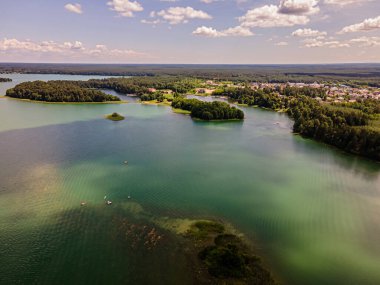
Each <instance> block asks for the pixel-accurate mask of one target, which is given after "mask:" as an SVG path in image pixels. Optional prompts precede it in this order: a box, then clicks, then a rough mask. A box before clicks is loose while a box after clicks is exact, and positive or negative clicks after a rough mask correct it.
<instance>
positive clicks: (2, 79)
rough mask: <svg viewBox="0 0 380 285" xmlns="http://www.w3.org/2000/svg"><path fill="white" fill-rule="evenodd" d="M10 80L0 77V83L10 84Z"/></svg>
mask: <svg viewBox="0 0 380 285" xmlns="http://www.w3.org/2000/svg"><path fill="white" fill-rule="evenodd" d="M11 81H12V79H10V78H3V77H0V82H11Z"/></svg>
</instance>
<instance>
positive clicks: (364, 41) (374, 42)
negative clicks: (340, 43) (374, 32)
mask: <svg viewBox="0 0 380 285" xmlns="http://www.w3.org/2000/svg"><path fill="white" fill-rule="evenodd" d="M350 42H351V43H354V44H359V46H360V47H379V46H380V37H360V38H355V39H351V40H350Z"/></svg>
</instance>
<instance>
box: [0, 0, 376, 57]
mask: <svg viewBox="0 0 380 285" xmlns="http://www.w3.org/2000/svg"><path fill="white" fill-rule="evenodd" d="M0 5H1V6H0V7H1V8H0V61H1V62H84V63H220V64H222V63H231V64H233V63H241V64H263V63H268V64H270V63H339V62H380V1H379V0H268V1H263V0H149V1H148V0H136V1H131V0H74V1H70V0H69V1H67V0H65V1H61V0H54V1H49V0H0Z"/></svg>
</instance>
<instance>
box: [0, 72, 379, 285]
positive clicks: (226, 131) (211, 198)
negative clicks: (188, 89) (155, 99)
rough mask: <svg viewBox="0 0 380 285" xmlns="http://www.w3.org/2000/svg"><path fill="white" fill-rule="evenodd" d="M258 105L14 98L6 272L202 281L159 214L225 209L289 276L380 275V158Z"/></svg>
mask: <svg viewBox="0 0 380 285" xmlns="http://www.w3.org/2000/svg"><path fill="white" fill-rule="evenodd" d="M19 76H20V80H22V76H21V75H19ZM34 78H38V76H35V77H34ZM51 78H53V79H55V76H51ZM64 78H66V79H71V77H64ZM25 80H29V79H28V78H27V77H25ZM1 86H2V85H1V83H0V88H2V87H1ZM112 112H118V113H120V114H122V115H125V116H126V120H124V121H121V122H111V121H108V120H105V119H104V118H103V116H104V115H105V114H109V113H112ZM244 112H245V113H246V120H245V121H244V122H233V123H202V122H194V121H192V120H191V119H190V118H189V117H188V116H183V115H178V114H174V113H172V111H171V109H170V108H168V107H164V106H145V105H141V104H136V103H131V104H120V105H70V104H67V105H51V104H40V103H28V102H20V101H16V100H12V99H5V98H2V99H0V151H1V152H0V153H1V160H0V170H1V171H0V181H1V182H0V229H1V232H0V252H1V254H0V278H1V280H0V281H2V282H0V283H4V284H15V283H16V284H17V283H20V284H25V283H35V284H85V283H87V284H110V283H111V284H194V280H193V278H192V276H191V274H190V272H191V270H190V264H189V262H188V260H187V259H186V258H185V256H184V255H183V254H182V251H181V240H179V239H178V238H176V236H175V235H174V234H172V233H170V232H168V231H167V230H164V229H160V228H159V226H158V225H157V219H160V220H165V219H168V220H170V219H171V218H216V219H222V220H224V221H226V222H228V223H231V224H232V225H234V227H236V228H237V229H238V230H239V231H241V232H242V233H244V234H245V236H246V237H247V238H248V239H249V240H250V241H251V242H252V243H253V244H254V247H255V248H256V250H257V252H258V253H259V254H260V255H261V256H262V257H263V259H264V262H265V263H266V264H267V265H268V267H270V268H271V269H272V270H273V272H274V274H275V275H276V277H277V278H278V279H279V280H280V281H282V283H283V284H291V285H293V284H300V285H301V284H302V285H305V284H380V245H379V236H380V218H379V217H380V165H379V164H378V163H374V162H371V161H367V160H365V159H361V158H358V157H355V156H350V155H346V154H344V153H341V152H339V151H338V150H335V149H332V148H330V147H328V146H325V145H323V144H319V143H316V142H313V141H310V140H306V139H303V138H301V137H299V136H295V135H293V134H292V133H291V126H292V122H291V121H290V120H289V119H288V118H287V116H286V115H283V114H277V113H274V112H269V111H263V110H260V109H254V108H244ZM124 160H128V161H129V165H128V166H125V165H124V164H123V161H124ZM104 196H107V199H110V200H112V202H113V205H112V206H109V207H108V206H105V205H104ZM128 196H131V197H132V199H128ZM82 201H85V202H86V203H87V204H86V206H84V207H81V206H80V203H81V202H82ZM144 226H145V228H144ZM153 228H154V229H156V230H157V231H158V232H159V234H160V235H162V236H163V239H162V242H160V243H158V245H157V246H156V247H154V248H150V246H149V243H148V245H147V244H146V243H147V242H148V241H147V240H146V237H147V231H148V230H149V231H150V230H151V229H153Z"/></svg>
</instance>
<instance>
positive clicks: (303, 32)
mask: <svg viewBox="0 0 380 285" xmlns="http://www.w3.org/2000/svg"><path fill="white" fill-rule="evenodd" d="M326 35H327V33H326V32H320V31H318V30H312V29H298V30H296V31H294V32H293V33H292V36H295V37H324V36H326Z"/></svg>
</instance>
